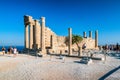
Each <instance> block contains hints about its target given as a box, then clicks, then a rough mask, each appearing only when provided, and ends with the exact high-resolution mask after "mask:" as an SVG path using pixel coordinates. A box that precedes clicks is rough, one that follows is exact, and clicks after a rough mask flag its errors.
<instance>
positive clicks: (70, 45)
mask: <svg viewBox="0 0 120 80" xmlns="http://www.w3.org/2000/svg"><path fill="white" fill-rule="evenodd" d="M68 37H69V44H68V55H71V54H72V29H71V28H68Z"/></svg>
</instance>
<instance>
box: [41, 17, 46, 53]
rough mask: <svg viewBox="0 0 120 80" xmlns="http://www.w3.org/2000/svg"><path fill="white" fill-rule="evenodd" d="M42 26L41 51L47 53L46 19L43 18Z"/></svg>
mask: <svg viewBox="0 0 120 80" xmlns="http://www.w3.org/2000/svg"><path fill="white" fill-rule="evenodd" d="M41 20H42V24H41V50H42V53H46V50H45V17H41Z"/></svg>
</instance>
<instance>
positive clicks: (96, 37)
mask: <svg viewBox="0 0 120 80" xmlns="http://www.w3.org/2000/svg"><path fill="white" fill-rule="evenodd" d="M97 47H98V30H96V31H95V48H97Z"/></svg>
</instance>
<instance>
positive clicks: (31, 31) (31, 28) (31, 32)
mask: <svg viewBox="0 0 120 80" xmlns="http://www.w3.org/2000/svg"><path fill="white" fill-rule="evenodd" d="M32 46H33V24H32V23H30V49H32V48H33V47H32Z"/></svg>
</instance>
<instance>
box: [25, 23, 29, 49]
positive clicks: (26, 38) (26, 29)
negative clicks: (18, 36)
mask: <svg viewBox="0 0 120 80" xmlns="http://www.w3.org/2000/svg"><path fill="white" fill-rule="evenodd" d="M28 31H29V30H28V25H27V24H25V48H27V49H28V48H29V32H28Z"/></svg>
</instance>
